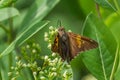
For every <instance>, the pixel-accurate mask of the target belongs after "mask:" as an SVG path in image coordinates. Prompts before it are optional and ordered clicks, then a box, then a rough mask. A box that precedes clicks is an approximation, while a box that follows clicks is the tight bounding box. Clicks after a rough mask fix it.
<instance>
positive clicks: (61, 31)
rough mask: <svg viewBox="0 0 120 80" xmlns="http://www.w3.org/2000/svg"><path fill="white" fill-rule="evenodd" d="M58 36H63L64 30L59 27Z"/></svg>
mask: <svg viewBox="0 0 120 80" xmlns="http://www.w3.org/2000/svg"><path fill="white" fill-rule="evenodd" d="M58 34H59V36H60V37H61V36H62V35H63V34H65V29H64V28H63V27H60V28H59V29H58Z"/></svg>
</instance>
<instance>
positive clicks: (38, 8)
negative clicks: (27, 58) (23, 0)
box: [21, 0, 59, 28]
mask: <svg viewBox="0 0 120 80" xmlns="http://www.w3.org/2000/svg"><path fill="white" fill-rule="evenodd" d="M58 2H59V0H35V1H34V3H33V4H32V6H31V7H30V8H29V9H28V11H27V14H26V16H25V18H24V20H23V22H22V23H21V28H24V27H26V25H28V24H31V23H32V22H33V21H36V20H38V19H39V20H42V19H43V18H44V17H45V16H46V15H47V14H48V13H49V12H50V11H51V10H52V9H53V8H54V6H55V5H56V4H57V3H58Z"/></svg>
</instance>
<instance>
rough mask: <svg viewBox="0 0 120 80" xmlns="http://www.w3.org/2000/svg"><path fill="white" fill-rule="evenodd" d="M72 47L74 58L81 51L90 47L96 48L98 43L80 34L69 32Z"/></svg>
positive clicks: (72, 56)
mask: <svg viewBox="0 0 120 80" xmlns="http://www.w3.org/2000/svg"><path fill="white" fill-rule="evenodd" d="M67 34H68V36H69V41H70V48H71V58H74V56H76V55H77V54H78V53H79V52H82V51H86V50H89V49H93V48H96V47H97V46H98V43H97V42H96V41H94V40H91V39H89V38H86V37H83V36H80V35H78V34H75V33H72V32H68V33H67Z"/></svg>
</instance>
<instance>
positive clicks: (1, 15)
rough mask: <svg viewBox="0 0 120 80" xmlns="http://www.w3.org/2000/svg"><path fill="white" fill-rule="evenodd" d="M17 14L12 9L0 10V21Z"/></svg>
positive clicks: (16, 11) (17, 12)
mask: <svg viewBox="0 0 120 80" xmlns="http://www.w3.org/2000/svg"><path fill="white" fill-rule="evenodd" d="M18 14H19V11H18V10H17V9H15V8H13V7H8V8H2V9H0V21H3V20H6V19H8V18H11V17H14V16H16V15H18Z"/></svg>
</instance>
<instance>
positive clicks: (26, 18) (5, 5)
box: [0, 0, 120, 80]
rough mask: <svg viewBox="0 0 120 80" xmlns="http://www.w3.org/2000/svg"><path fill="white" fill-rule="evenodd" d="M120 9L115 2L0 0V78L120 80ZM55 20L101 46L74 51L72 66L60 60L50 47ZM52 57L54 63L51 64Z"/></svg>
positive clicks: (103, 0) (112, 0)
mask: <svg viewBox="0 0 120 80" xmlns="http://www.w3.org/2000/svg"><path fill="white" fill-rule="evenodd" d="M119 7H120V1H119V0H90V1H89V2H88V1H87V0H0V80H8V79H13V80H14V79H17V80H23V79H24V80H33V79H36V80H37V79H41V78H42V79H43V80H44V79H55V80H56V79H58V78H59V79H60V80H64V79H65V80H69V79H74V80H80V79H82V80H86V79H88V80H90V79H92V80H93V77H94V79H95V78H96V79H98V80H119V79H120V76H119V74H120V60H119V57H120V54H119V51H120V50H119V44H120V37H119V34H120V31H119V30H120V27H119V25H120V8H119ZM58 19H60V20H61V21H62V26H63V27H65V29H66V30H69V29H70V30H72V31H73V32H74V33H77V34H81V35H84V36H87V37H90V38H91V39H94V40H96V41H97V42H98V43H99V47H98V48H97V49H93V50H90V51H85V52H82V53H80V54H78V55H77V56H76V57H75V58H74V59H73V60H72V61H71V62H70V64H69V65H70V66H69V65H68V64H66V63H65V62H62V61H61V58H60V57H59V55H57V54H56V55H54V54H51V53H52V52H51V50H50V47H51V43H52V42H53V39H54V34H56V32H57V27H58V26H56V24H57V21H58ZM49 26H55V27H56V28H53V27H49ZM49 28H50V29H49ZM44 33H45V35H44ZM45 41H47V42H45ZM15 57H16V58H15ZM54 60H56V62H55V63H56V64H57V65H58V66H56V65H54V66H51V65H50V64H51V62H52V61H54ZM49 63H50V64H49ZM68 66H69V67H68ZM55 67H56V69H55ZM58 68H60V69H62V70H59V69H58ZM71 69H72V70H71ZM54 70H55V71H54ZM57 71H58V72H57ZM54 72H55V73H54ZM50 73H51V75H50ZM63 73H65V74H66V76H63V75H62V74H63ZM67 73H70V74H67ZM24 74H27V76H24ZM53 74H54V75H56V76H54V77H53V76H52V75H53ZM58 74H59V75H58ZM87 74H88V75H87ZM8 75H9V77H8ZM41 75H42V76H41ZM45 75H47V76H45ZM86 75H87V76H86ZM91 75H92V77H91ZM88 76H89V78H86V77H88Z"/></svg>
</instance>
